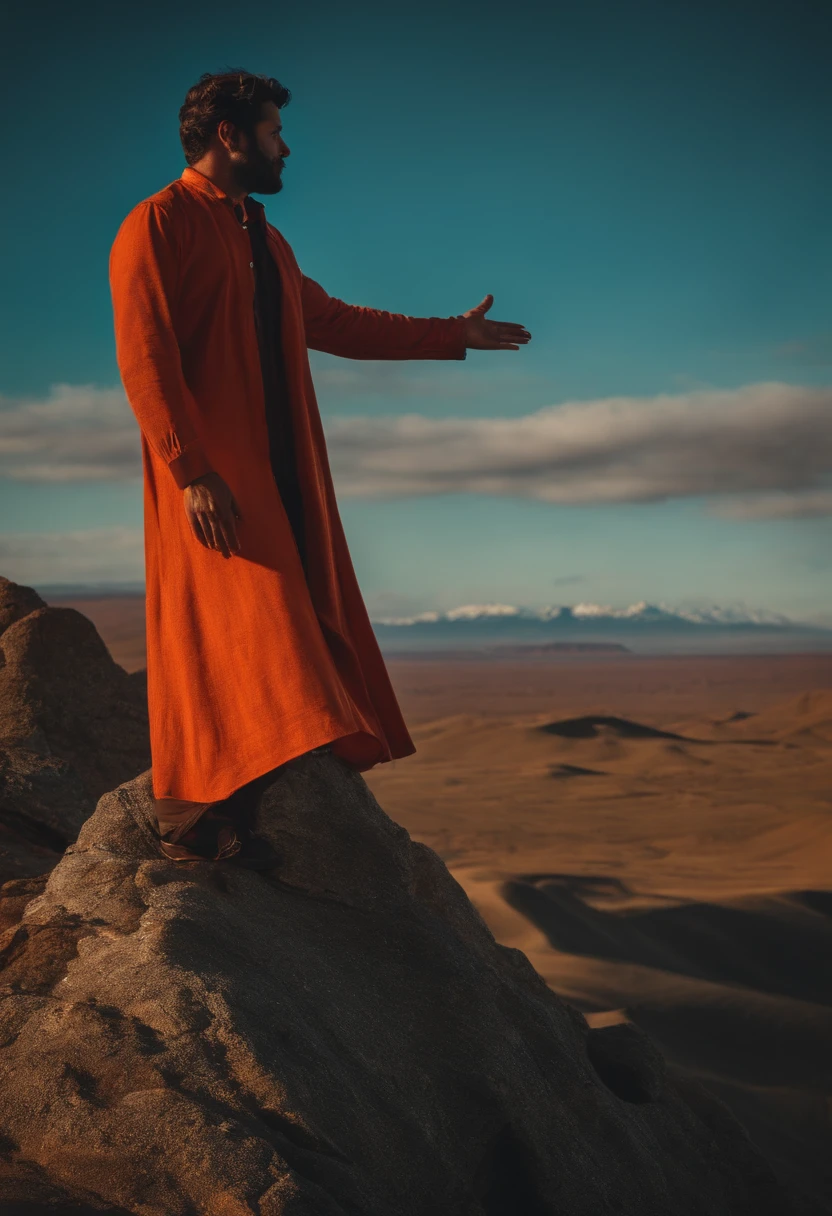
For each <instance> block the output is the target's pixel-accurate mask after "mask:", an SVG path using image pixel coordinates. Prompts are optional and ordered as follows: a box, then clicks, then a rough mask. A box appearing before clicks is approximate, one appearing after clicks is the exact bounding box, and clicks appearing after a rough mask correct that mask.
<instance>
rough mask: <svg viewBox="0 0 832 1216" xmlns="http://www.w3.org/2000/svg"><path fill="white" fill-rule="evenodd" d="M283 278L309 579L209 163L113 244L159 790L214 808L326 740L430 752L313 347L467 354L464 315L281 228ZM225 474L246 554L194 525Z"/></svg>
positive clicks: (247, 284) (358, 757)
mask: <svg viewBox="0 0 832 1216" xmlns="http://www.w3.org/2000/svg"><path fill="white" fill-rule="evenodd" d="M268 235H269V243H270V248H271V252H272V254H273V256H274V258H275V260H276V262H277V266H278V269H279V271H280V275H281V279H282V283H283V308H282V342H283V351H284V359H285V366H286V379H287V385H288V390H289V396H290V400H291V409H292V422H293V427H294V434H295V457H296V460H297V464H298V473H299V480H300V488H301V495H302V499H303V514H304V521H305V528H306V536H307V547H308V565H309V569H308V577H307V576H305V575H304V571H303V567H302V564H301V561H300V557H299V554H298V550H297V546H296V544H295V540H294V536H293V533H292V531H291V527H290V524H289V521H288V518H287V515H286V512H285V510H284V508H283V504H282V503H281V500H280V495H279V493H278V490H277V486H276V484H275V480H274V476H273V472H272V466H271V463H270V459H269V440H268V432H267V423H266V417H265V401H264V392H263V380H262V374H261V368H260V357H259V350H258V345H257V335H256V330H255V323H254V313H253V297H254V270H253V268H252V263H251V247H250V242H249V236H248V233H247V231H245V230H244V229H243V228H242V227H241V225H240V224H239V222H238V221H237V219H236V217H235V215H234V212H233V203H232V201H231V199H230V198H228V196H227V195H225V194H224V193H223V192H222V191H221V190H219V189H218V188H217V187H215V186H214V185H213V184H212V183H211V182H210V181H209V179H208V178H206V177H205V176H204V175H203V174H201V173H199V172H198V171H197V170H195V169H192V168H186V169H185V170H184V172H183V173H182V176H181V178H179V179H178V180H177V181H173V182H171V183H170V185H168V186H166V187H165V188H164V189H163V190H160V191H159V192H158V193H157V194H154V195H152V196H151V197H150V198H148V199H145V200H144V201H143V202H141V203H139V204H138V205H137V206H136V207H135V208H134V209H133V210H132V211H131V212H130V214H129V215H128V216H127V218H126V219H125V220H124V222H123V223H122V225H121V227H120V229H119V231H118V234H117V236H116V239H115V242H114V244H113V247H112V252H111V255H110V287H111V292H112V298H113V312H114V322H115V337H116V353H117V358H118V365H119V370H120V372H121V377H122V381H123V383H124V388H125V391H126V393H127V398H128V400H129V402H130V405H131V408H132V409H133V411H134V413H135V415H136V418H137V420H138V423H139V427H140V430H141V444H142V463H143V470H144V525H145V569H146V583H147V676H148V708H149V711H150V739H151V749H152V757H153V793H154V795H155V797H157V798H182V799H188V800H193V801H199V802H214V801H218V800H220V799H223V798H226V797H228V796H229V795H230V794H231V793H232V792H233V791H234V790H236V789H238V788H239V787H240V786H242V785H244V784H246V783H247V782H249V781H251V780H253V779H254V778H255V777H258V776H260V775H261V774H263V773H266V772H269V771H270V770H271V769H273V768H276V767H278V766H279V765H281V764H284V763H285V762H286V761H288V760H291V759H292V758H293V757H295V756H298V755H301V754H302V753H303V752H306V751H309V750H310V749H311V748H313V747H318V746H321V745H322V744H324V743H332V744H333V751H334V752H335V753H336V754H337V755H339V756H340V757H341V758H342V759H343V760H345V761H346V762H347V763H348V764H351V765H352V766H354V767H355V768H356V769H358V770H365V769H368V768H371V767H372V766H373V765H374V764H377V763H379V762H380V761H386V760H391V759H394V758H396V757H398V756H406V755H409V754H410V753H411V752H413V751H415V748H414V745H413V741H412V739H411V738H410V735H409V734H408V731H407V727H406V726H405V723H404V720H403V718H402V715H401V712H400V709H399V706H398V703H397V701H396V697H395V694H394V692H393V689H392V686H391V684H390V680H389V677H388V674H387V670H386V667H385V665H384V660H383V658H382V655H381V652H380V650H379V647H378V644H377V642H376V639H375V635H374V633H373V630H372V626H371V625H370V620H369V617H368V615H367V610H366V608H365V605H364V601H363V599H362V596H361V592H360V590H359V586H358V582H357V580H356V576H355V572H354V570H353V566H352V562H351V559H350V554H349V550H348V547H347V542H346V539H345V536H344V531H343V528H342V525H341V520H340V517H339V514H338V508H337V505H336V500H335V493H334V490H333V484H332V477H331V474H330V468H329V463H328V459H327V453H326V446H325V442H324V434H323V428H322V426H321V419H320V414H319V412H318V406H317V402H316V400H315V390H314V388H313V385H312V377H311V374H310V369H309V358H308V354H307V348H308V347H311V348H312V349H314V350H321V351H328V352H329V353H330V354H334V355H342V356H345V357H347V358H351V359H464V358H465V338H464V321H463V320H462V318H460V317H448V318H440V317H427V318H416V317H407V316H401V315H399V314H395V313H389V312H382V311H379V310H376V309H370V308H360V307H357V306H354V305H349V304H345V303H344V302H343V301H342V300H338V299H335V298H334V297H332V296H329V295H327V293H326V292H325V291H324V289H323V288H322V287H320V286H319V284H318V283H316V282H314V280H312V279H310V278H307V276H306V275H304V274H302V273H301V270H300V268H299V266H298V264H297V262H296V261H295V257H294V254H293V253H292V250H291V248H290V247H289V244H288V243H287V241H286V240H285V239H284V237H283V236H282V235H281V234H280V233H279V232H278V231H277V229H276V228H273V227H272V226H271V225H269V226H268ZM210 470H214V471H216V472H217V473H219V474H220V475H221V477H222V478H223V479H224V480H225V481H226V483H227V484H228V486H229V487H230V489H231V491H232V493H233V494H234V496H235V497H236V499H237V502H238V504H239V507H240V512H241V515H242V520H241V521H239V522H238V525H237V528H238V536H239V539H240V545H241V548H240V552H239V553H238V554H235V555H233V556H232V557H230V558H224V557H223V556H222V555H221V554H220V553H218V552H215V551H214V550H210V549H206V548H204V547H203V546H202V545H201V544H200V543H199V542H198V541H197V540H196V538H195V536H194V535H193V533H192V531H191V528H190V525H189V523H188V520H187V517H186V515H185V510H184V506H183V494H182V490H183V488H184V487H185V486H186V485H187V484H188V483H189V482H190V481H192V480H193V479H194V478H195V477H198V476H200V475H201V474H202V473H205V472H208V471H210Z"/></svg>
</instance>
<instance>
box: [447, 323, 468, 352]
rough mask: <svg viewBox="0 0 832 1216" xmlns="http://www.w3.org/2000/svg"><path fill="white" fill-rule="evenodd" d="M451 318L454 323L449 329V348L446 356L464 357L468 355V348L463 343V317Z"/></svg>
mask: <svg viewBox="0 0 832 1216" xmlns="http://www.w3.org/2000/svg"><path fill="white" fill-rule="evenodd" d="M451 319H452V320H453V321H455V322H456V324H455V325H454V327H453V329H452V330H451V350H450V354H449V356H448V357H449V358H451V359H465V358H466V357H467V355H468V348H467V347H466V345H465V318H464V317H453V318H451Z"/></svg>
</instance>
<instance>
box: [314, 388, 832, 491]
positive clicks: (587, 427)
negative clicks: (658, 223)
mask: <svg viewBox="0 0 832 1216" xmlns="http://www.w3.org/2000/svg"><path fill="white" fill-rule="evenodd" d="M328 435H329V447H330V457H331V460H332V464H333V469H334V472H335V476H336V482H337V485H338V488H339V491H340V492H341V493H342V494H344V495H349V496H352V497H363V498H387V497H404V496H406V495H429V494H445V493H478V494H492V495H511V496H516V497H522V498H532V499H537V500H539V501H542V502H551V503H569V504H582V505H594V504H613V503H628V502H630V503H638V502H659V501H663V500H668V499H674V498H685V497H691V496H708V497H713V498H714V499H717V500H721V501H722V502H723V503H724V502H726V500H730V498H731V496H735V495H742V496H743V498H744V499H745V500H746V501H748V499H749V497H750V496H756V495H766V496H768V497H769V498H771V496H772V495H775V494H776V495H779V498H778V502H779V503H780V511H779V513H780V514H783V513H784V509H785V503H786V502H787V501H788V502H789V503H790V504H793V503H797V504H798V506H795V507H794V513H795V514H799V513H800V511H799V504H800V503H802V502H803V500H804V497H805V495H806V494H808V493H811V494H814V495H815V496H816V497H815V503H816V507H817V505H818V504H819V502H820V499H819V498H817V494H818V490H821V489H825V486H826V484H827V483H828V481H829V479H830V475H832V389H829V388H805V387H800V386H795V385H789V384H779V383H765V384H755V385H749V386H747V387H745V388H740V389H733V390H703V391H695V392H688V393H683V394H679V395H676V396H670V395H661V396H657V397H650V398H638V397H614V398H608V399H604V400H597V401H576V402H568V403H566V404H563V405H557V406H548V407H546V408H545V409H541V410H538V411H537V412H536V413H534V414H527V415H525V416H523V417H520V418H473V419H471V418H464V419H461V418H443V419H429V418H424V417H420V416H418V415H405V416H401V417H397V418H390V417H388V418H344V419H339V420H337V421H334V422H331V423H330V425H329V428H328ZM769 509H771V504H769Z"/></svg>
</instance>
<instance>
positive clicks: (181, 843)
mask: <svg viewBox="0 0 832 1216" xmlns="http://www.w3.org/2000/svg"><path fill="white" fill-rule="evenodd" d="M175 834H176V832H175V830H174V831H170V832H165V834H164V835H163V836H160V838H159V849H160V851H161V853H162V855H163V856H164V857H167V858H168V860H169V861H226V860H227V859H228V858H230V857H234V856H235V855H236V854H237V853H239V852H240V850H241V848H242V841H241V840H240V838H239V836H238V834H237V828H236V826H235V823H234V820H233V819H230V818H229V817H228V815H222V814H220V813H219V812H216V811H212V810H211V809H210V808H209V809H208V810H207V811H205V812H204V813H203V814H202V815H200V817H199V819H198V820H197V821H196V823H195V824H194V825H193V827H191V828H189V829H188V831H187V832H185V833H184V835H182V836H180V837H179V839H178V840H176V841H174V840H172V839H171V837H172V836H175Z"/></svg>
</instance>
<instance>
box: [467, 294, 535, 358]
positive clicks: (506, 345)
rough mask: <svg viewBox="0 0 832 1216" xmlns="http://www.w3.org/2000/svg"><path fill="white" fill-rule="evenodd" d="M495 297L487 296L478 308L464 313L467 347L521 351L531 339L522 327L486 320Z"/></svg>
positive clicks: (511, 322)
mask: <svg viewBox="0 0 832 1216" xmlns="http://www.w3.org/2000/svg"><path fill="white" fill-rule="evenodd" d="M493 303H494V297H493V296H490V295H489V296H486V297H485V299H484V300H483V301H482V303H481V304H478V305H477V307H476V308H469V309H468V311H467V312H464V313H462V316H463V317H464V318H465V345H466V346H467V347H468V348H469V349H471V350H519V349H520V347H521V346H525V344H526V343H527V342H528V341H529V339H530V338H531V334H530V333H529V331H528V330H527V329H525V328H524V327H523V326H522V325H516V324H515V323H514V322H513V321H489V320H488V319H487V318H486V315H485V314H486V313H487V312H488V310H489V308H490V307H491V305H492V304H493Z"/></svg>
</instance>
